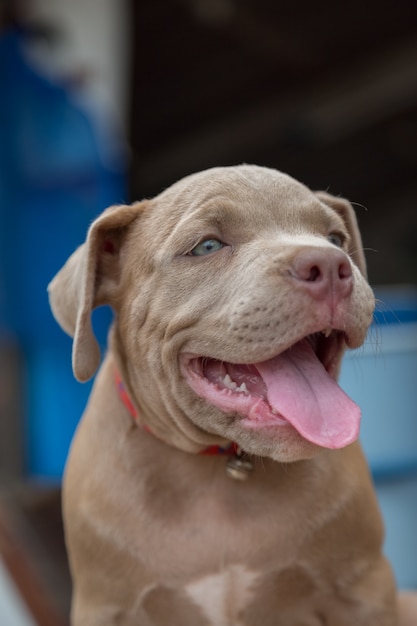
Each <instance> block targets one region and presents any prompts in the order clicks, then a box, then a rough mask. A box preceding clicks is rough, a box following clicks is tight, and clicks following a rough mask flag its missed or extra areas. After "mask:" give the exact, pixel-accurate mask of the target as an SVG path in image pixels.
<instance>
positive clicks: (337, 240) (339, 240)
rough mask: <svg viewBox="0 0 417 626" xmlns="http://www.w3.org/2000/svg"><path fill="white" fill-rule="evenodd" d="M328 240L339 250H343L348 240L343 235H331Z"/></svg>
mask: <svg viewBox="0 0 417 626" xmlns="http://www.w3.org/2000/svg"><path fill="white" fill-rule="evenodd" d="M327 239H328V241H330V243H332V244H333V245H334V246H337V247H338V248H343V244H344V243H345V240H346V238H345V236H344V235H343V234H341V233H330V235H328V236H327Z"/></svg>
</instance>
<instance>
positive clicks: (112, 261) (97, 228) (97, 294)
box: [48, 201, 147, 381]
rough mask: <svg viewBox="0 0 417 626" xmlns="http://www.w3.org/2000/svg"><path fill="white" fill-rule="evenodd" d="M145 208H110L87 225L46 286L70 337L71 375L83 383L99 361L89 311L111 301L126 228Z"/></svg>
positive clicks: (116, 283)
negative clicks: (79, 242) (80, 240)
mask: <svg viewBox="0 0 417 626" xmlns="http://www.w3.org/2000/svg"><path fill="white" fill-rule="evenodd" d="M146 206H147V202H146V201H145V202H141V203H136V204H133V205H131V206H126V205H121V206H113V207H110V208H109V209H107V210H106V211H104V213H102V214H101V215H100V216H99V217H98V218H97V219H96V220H95V221H94V222H93V224H92V225H91V227H90V229H89V231H88V235H87V239H86V242H85V243H84V244H83V245H82V246H80V247H79V248H78V249H77V250H76V251H75V252H74V253H73V254H72V256H70V258H69V259H68V261H67V262H66V264H65V265H64V267H63V268H62V269H61V270H60V271H59V272H58V274H57V275H56V276H55V278H54V279H53V280H52V281H51V283H50V284H49V286H48V292H49V300H50V304H51V308H52V312H53V314H54V316H55V318H56V320H57V321H58V323H59V324H60V326H61V327H62V328H63V330H64V331H65V332H66V333H68V334H69V335H70V336H71V337H73V338H74V342H73V348H72V367H73V371H74V376H75V377H76V378H77V379H78V380H80V381H86V380H88V379H89V378H91V376H93V374H94V373H95V371H96V369H97V367H98V365H99V363H100V348H99V346H98V343H97V340H96V338H95V336H94V333H93V329H92V325H91V313H92V311H93V309H94V308H95V307H97V306H99V305H102V304H112V302H113V298H114V296H115V293H116V290H117V286H118V284H119V278H120V270H121V254H120V252H121V250H122V247H123V242H124V240H125V237H126V233H127V231H128V228H129V226H130V225H131V224H132V222H133V221H135V220H136V218H137V217H138V216H139V214H140V213H142V211H143V210H144V209H145V207H146Z"/></svg>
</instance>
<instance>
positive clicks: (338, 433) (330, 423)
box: [50, 166, 373, 461]
mask: <svg viewBox="0 0 417 626" xmlns="http://www.w3.org/2000/svg"><path fill="white" fill-rule="evenodd" d="M365 273H366V269H365V259H364V255H363V251H362V244H361V239H360V235H359V231H358V228H357V224H356V219H355V216H354V212H353V210H352V207H351V206H350V204H349V203H348V202H347V201H345V200H342V199H338V198H334V197H332V196H330V195H329V194H325V193H318V194H314V193H312V192H311V191H310V190H308V189H307V188H306V187H304V186H303V185H302V184H300V183H298V182H296V181H294V180H293V179H291V178H290V177H288V176H286V175H284V174H281V173H280V172H277V171H275V170H269V169H266V168H259V167H255V166H240V167H235V168H215V169H213V170H208V171H206V172H202V173H199V174H195V175H192V176H190V177H187V178H186V179H183V180H182V181H180V182H179V183H176V184H175V185H173V186H172V187H171V188H169V189H168V190H166V191H165V192H163V193H162V194H161V195H160V196H158V197H157V198H155V199H154V200H151V201H146V202H144V203H139V204H135V205H132V206H131V207H126V206H123V207H114V208H112V209H109V210H107V211H106V212H105V213H104V214H103V215H102V216H101V217H100V218H98V220H96V222H94V224H93V225H92V227H91V228H90V231H89V234H88V237H87V241H86V243H85V244H84V246H81V248H79V249H78V250H77V251H76V252H75V253H74V255H73V256H72V257H71V258H70V259H69V261H68V263H67V264H66V266H64V268H63V269H62V270H61V272H60V273H59V274H58V275H57V277H56V278H55V279H54V280H53V281H52V283H51V286H50V295H51V304H52V308H53V311H54V314H55V316H56V317H57V319H58V321H59V322H60V323H61V325H62V327H63V328H64V330H66V331H67V332H69V333H70V334H71V335H74V350H73V367H74V372H75V375H76V376H77V378H79V379H80V380H85V379H86V378H88V377H90V376H91V375H92V374H93V373H94V371H95V369H96V367H97V365H98V362H99V353H98V347H97V343H96V341H95V340H94V337H93V334H92V330H91V322H90V314H91V310H92V309H93V308H94V307H95V306H98V305H99V304H110V305H111V306H112V307H113V308H114V310H115V312H116V321H115V329H114V336H115V341H114V344H113V346H114V349H115V351H116V352H117V357H118V359H119V362H121V363H122V364H123V367H122V369H123V374H124V377H125V378H126V381H125V382H126V383H127V385H128V388H129V390H130V392H131V394H132V395H133V398H134V401H135V403H136V404H137V406H138V407H139V412H140V414H141V416H142V418H143V421H144V422H146V423H148V425H149V426H150V427H151V429H153V430H154V431H155V432H157V433H158V434H159V435H160V436H161V437H163V438H164V439H166V440H171V441H173V442H175V445H179V446H180V447H182V448H184V449H188V450H195V449H199V448H201V447H204V446H206V445H209V444H210V443H220V444H221V443H224V442H225V441H230V440H233V441H235V442H236V443H238V444H239V445H241V446H242V447H243V448H244V449H245V450H246V451H248V452H251V453H254V454H259V455H264V456H271V457H273V458H275V459H279V460H282V461H289V460H295V459H299V458H307V457H309V456H312V455H313V454H315V453H316V452H317V450H318V449H319V448H320V447H342V446H343V445H347V443H350V442H351V441H353V440H354V439H355V438H356V437H357V428H358V423H359V419H358V414H357V412H356V413H355V409H354V408H352V407H351V406H349V404H348V403H347V401H346V400H345V399H344V398H343V396H342V395H341V394H340V393H339V392H338V391H337V385H336V382H335V381H334V379H335V378H336V376H337V372H338V369H339V366H340V360H341V357H342V354H343V350H344V348H345V346H346V345H348V346H349V347H357V346H359V345H360V344H361V343H362V342H363V340H364V338H365V335H366V331H367V328H368V326H369V324H370V322H371V319H372V311H373V296H372V292H371V291H370V288H369V286H368V285H367V283H366V280H365ZM319 366H320V367H319ZM300 372H301V375H300ZM303 378H304V379H305V381H304V383H305V384H304V383H303V385H302V386H301V387H300V386H299V385H301V379H303ZM329 381H331V382H329ZM286 385H287V388H286ZM314 385H316V386H317V387H318V388H319V390H318V391H317V392H315V391H314V389H313V390H311V387H313V386H314ZM291 394H292V395H291ZM323 398H325V400H323ZM323 403H324V404H325V405H326V406H324V405H323ZM292 404H293V405H294V407H292V406H291V405H292ZM333 412H334V419H333V418H332V413H333ZM346 412H350V413H352V415H353V413H355V415H353V417H352V416H351V417H346V416H345V413H346Z"/></svg>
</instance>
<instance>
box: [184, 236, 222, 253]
mask: <svg viewBox="0 0 417 626" xmlns="http://www.w3.org/2000/svg"><path fill="white" fill-rule="evenodd" d="M223 247H224V244H223V243H222V242H221V241H219V240H218V239H205V240H204V241H202V242H201V243H199V244H198V245H197V246H196V247H195V248H193V249H192V250H191V252H190V254H191V255H192V256H205V255H206V254H212V253H213V252H218V250H221V249H222V248H223Z"/></svg>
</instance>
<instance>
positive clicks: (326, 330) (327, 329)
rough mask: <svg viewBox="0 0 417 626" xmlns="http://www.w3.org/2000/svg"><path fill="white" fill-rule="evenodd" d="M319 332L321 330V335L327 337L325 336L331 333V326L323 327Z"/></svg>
mask: <svg viewBox="0 0 417 626" xmlns="http://www.w3.org/2000/svg"><path fill="white" fill-rule="evenodd" d="M321 332H322V334H323V335H324V336H325V337H326V339H327V337H328V336H329V335H330V334H331V332H332V329H331V328H325V329H324V330H322V331H321Z"/></svg>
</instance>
